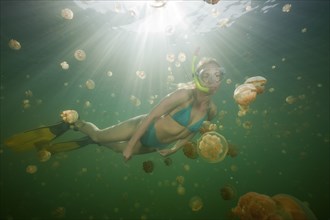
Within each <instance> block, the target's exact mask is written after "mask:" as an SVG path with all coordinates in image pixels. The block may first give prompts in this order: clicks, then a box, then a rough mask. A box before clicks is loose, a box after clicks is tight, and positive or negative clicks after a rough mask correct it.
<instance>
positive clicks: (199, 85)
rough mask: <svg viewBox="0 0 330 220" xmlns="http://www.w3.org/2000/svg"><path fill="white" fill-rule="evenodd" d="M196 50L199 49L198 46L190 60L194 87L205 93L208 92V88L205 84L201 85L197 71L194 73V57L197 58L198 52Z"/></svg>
mask: <svg viewBox="0 0 330 220" xmlns="http://www.w3.org/2000/svg"><path fill="white" fill-rule="evenodd" d="M198 51H199V48H197V49H196V51H195V53H194V57H193V59H192V62H191V72H192V76H193V79H194V82H195V84H196V88H197V89H198V90H199V91H202V92H205V93H209V92H210V89H209V88H207V87H205V86H202V85H201V83H200V81H199V79H198V76H197V73H196V70H195V64H196V59H197V54H198Z"/></svg>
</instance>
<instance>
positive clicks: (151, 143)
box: [140, 123, 168, 147]
mask: <svg viewBox="0 0 330 220" xmlns="http://www.w3.org/2000/svg"><path fill="white" fill-rule="evenodd" d="M140 142H141V143H142V145H143V146H145V147H166V146H167V145H168V144H163V143H160V142H159V140H158V138H157V136H156V129H155V123H152V124H151V125H150V126H149V128H148V129H147V130H146V132H145V133H144V134H143V136H142V137H141V138H140Z"/></svg>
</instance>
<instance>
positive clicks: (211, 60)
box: [196, 57, 221, 73]
mask: <svg viewBox="0 0 330 220" xmlns="http://www.w3.org/2000/svg"><path fill="white" fill-rule="evenodd" d="M207 64H215V65H217V66H218V67H221V66H220V64H219V63H218V62H217V61H216V59H214V58H212V57H203V58H202V59H200V61H199V62H198V64H197V66H196V73H199V71H201V70H202V69H203V68H204V67H205V65H207Z"/></svg>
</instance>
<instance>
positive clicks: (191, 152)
mask: <svg viewBox="0 0 330 220" xmlns="http://www.w3.org/2000/svg"><path fill="white" fill-rule="evenodd" d="M182 151H183V153H184V155H185V156H186V157H188V158H190V159H196V158H197V157H198V152H197V145H196V143H194V142H190V141H189V142H187V143H186V144H185V145H183V148H182Z"/></svg>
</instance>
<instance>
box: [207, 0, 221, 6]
mask: <svg viewBox="0 0 330 220" xmlns="http://www.w3.org/2000/svg"><path fill="white" fill-rule="evenodd" d="M204 1H205V2H206V3H207V4H211V5H215V4H217V3H218V2H219V1H220V0H204Z"/></svg>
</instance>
